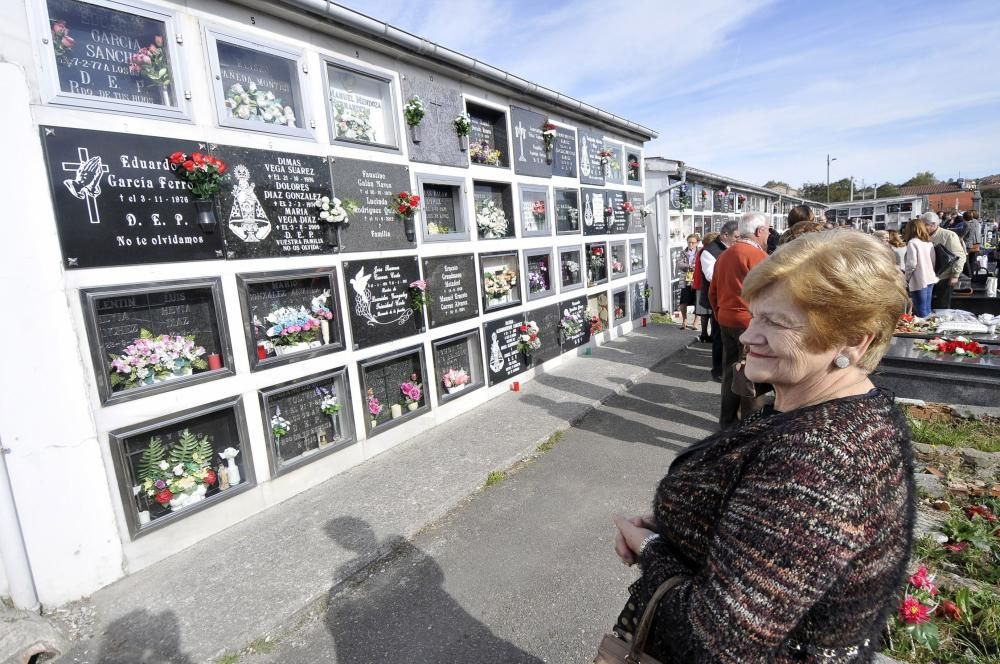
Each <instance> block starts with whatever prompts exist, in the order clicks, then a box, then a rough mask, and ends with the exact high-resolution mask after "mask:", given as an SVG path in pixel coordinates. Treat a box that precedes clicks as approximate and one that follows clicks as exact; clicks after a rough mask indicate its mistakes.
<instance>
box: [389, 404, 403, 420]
mask: <svg viewBox="0 0 1000 664" xmlns="http://www.w3.org/2000/svg"><path fill="white" fill-rule="evenodd" d="M389 413H390V414H391V415H392V419H396V418H397V417H402V416H403V407H402V406H401V405H399V404H398V403H394V404H392V405H391V406H389Z"/></svg>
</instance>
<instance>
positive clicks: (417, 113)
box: [403, 95, 427, 143]
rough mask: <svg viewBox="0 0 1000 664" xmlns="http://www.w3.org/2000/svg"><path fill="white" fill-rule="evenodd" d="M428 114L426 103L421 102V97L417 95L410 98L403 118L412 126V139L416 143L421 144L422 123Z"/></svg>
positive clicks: (404, 108)
mask: <svg viewBox="0 0 1000 664" xmlns="http://www.w3.org/2000/svg"><path fill="white" fill-rule="evenodd" d="M426 112H427V111H426V110H425V109H424V102H422V101H420V97H418V96H416V95H413V96H412V97H410V99H409V101H407V102H406V106H404V107H403V117H404V118H405V119H406V124H408V125H409V126H410V138H411V139H413V142H414V143H419V142H420V138H421V136H420V121H421V120H423V119H424V115H425V114H426Z"/></svg>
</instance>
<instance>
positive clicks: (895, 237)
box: [889, 231, 906, 249]
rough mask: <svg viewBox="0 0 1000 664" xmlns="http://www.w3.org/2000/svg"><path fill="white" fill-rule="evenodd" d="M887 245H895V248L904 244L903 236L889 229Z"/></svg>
mask: <svg viewBox="0 0 1000 664" xmlns="http://www.w3.org/2000/svg"><path fill="white" fill-rule="evenodd" d="M889 246H891V247H896V248H897V249H898V248H899V247H905V246H906V243H905V242H903V238H901V237H899V231H889Z"/></svg>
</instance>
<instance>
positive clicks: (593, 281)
mask: <svg viewBox="0 0 1000 664" xmlns="http://www.w3.org/2000/svg"><path fill="white" fill-rule="evenodd" d="M585 247H586V252H587V286H588V287H590V286H596V285H597V284H603V283H604V282H606V281H607V280H608V245H607V244H606V243H604V242H588V243H587V244H586V245H585Z"/></svg>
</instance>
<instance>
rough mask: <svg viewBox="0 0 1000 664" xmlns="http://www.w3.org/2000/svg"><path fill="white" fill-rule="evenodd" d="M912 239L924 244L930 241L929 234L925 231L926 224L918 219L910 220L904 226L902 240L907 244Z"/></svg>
mask: <svg viewBox="0 0 1000 664" xmlns="http://www.w3.org/2000/svg"><path fill="white" fill-rule="evenodd" d="M913 238H917V239H918V240H923V241H924V242H930V241H931V233H930V231H928V230H927V224H926V223H925V222H924V220H923V219H921V218H919V217H917V218H916V219H912V220H910V222H909V223H908V224H906V228H904V229H903V239H904V240H905V241H906V242H909V241H910V240H912V239H913Z"/></svg>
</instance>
